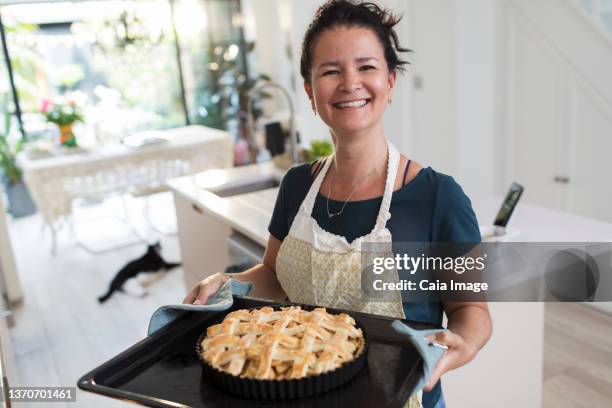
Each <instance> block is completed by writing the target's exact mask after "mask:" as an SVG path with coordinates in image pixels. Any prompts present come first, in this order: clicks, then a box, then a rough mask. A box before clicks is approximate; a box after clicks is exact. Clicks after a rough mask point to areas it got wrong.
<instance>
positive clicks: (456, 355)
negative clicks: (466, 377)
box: [423, 330, 477, 391]
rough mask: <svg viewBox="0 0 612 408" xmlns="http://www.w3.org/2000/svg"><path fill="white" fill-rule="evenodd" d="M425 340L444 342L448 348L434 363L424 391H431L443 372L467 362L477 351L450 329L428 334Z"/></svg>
mask: <svg viewBox="0 0 612 408" xmlns="http://www.w3.org/2000/svg"><path fill="white" fill-rule="evenodd" d="M427 340H429V341H430V342H435V343H439V344H444V345H446V346H448V350H445V351H444V354H442V357H440V359H439V360H438V362H437V363H436V366H435V367H434V369H433V371H432V373H431V377H429V382H428V383H427V385H426V386H425V388H423V390H424V391H431V390H432V389H433V387H434V386H435V385H436V383H437V382H438V380H439V379H440V377H442V375H443V374H444V373H446V372H447V371H450V370H453V369H455V368H457V367H461V366H462V365H465V364H467V363H469V362H470V361H471V360H472V359H473V358H474V356H475V355H476V352H477V350H476V349H475V348H474V347H472V346H470V345H469V344H468V343H466V342H465V340H463V337H461V336H460V335H458V334H456V333H453V332H451V331H450V330H445V331H443V332H440V333H436V334H434V335H431V336H428V337H427Z"/></svg>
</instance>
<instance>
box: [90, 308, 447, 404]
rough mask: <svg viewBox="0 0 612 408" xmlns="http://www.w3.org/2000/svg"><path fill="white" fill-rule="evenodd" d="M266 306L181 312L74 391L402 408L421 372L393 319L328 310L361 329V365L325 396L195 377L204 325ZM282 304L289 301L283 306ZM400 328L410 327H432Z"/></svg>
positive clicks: (141, 398)
mask: <svg viewBox="0 0 612 408" xmlns="http://www.w3.org/2000/svg"><path fill="white" fill-rule="evenodd" d="M279 303H280V304H283V303H282V302H266V301H261V300H255V299H250V298H243V297H235V298H234V304H233V306H232V307H231V308H230V309H228V310H224V311H220V312H209V313H198V312H195V313H188V314H186V315H184V316H181V317H180V318H179V319H176V320H175V321H173V322H172V323H170V324H168V325H167V326H165V327H163V328H162V329H160V330H159V331H157V332H155V333H154V334H153V335H151V336H149V337H147V338H145V339H143V340H141V341H140V342H138V343H136V344H135V345H134V346H132V347H130V348H129V349H127V350H126V351H124V352H122V353H121V354H119V355H117V356H116V357H114V358H112V359H111V360H109V361H107V362H106V363H104V364H102V365H101V366H99V367H97V368H95V369H94V370H92V371H90V372H89V373H87V374H85V375H84V376H83V377H81V379H80V380H79V381H78V386H79V388H81V389H82V390H85V391H91V392H94V393H97V394H101V395H105V396H108V397H112V398H117V399H122V400H128V401H132V402H135V403H139V404H142V405H146V406H151V407H205V408H229V407H232V408H233V407H259V408H272V407H274V408H285V407H299V408H302V407H303V408H306V407H329V408H331V407H334V408H335V407H338V406H384V407H402V406H403V405H404V403H405V401H406V400H407V399H408V398H409V397H410V395H411V393H412V390H413V388H414V386H415V385H416V383H417V381H418V380H419V375H420V372H422V364H423V362H422V359H421V357H420V355H419V353H418V352H417V350H416V349H415V348H414V346H412V344H411V343H410V342H409V341H408V340H407V339H406V338H405V337H402V336H400V335H399V334H397V333H396V332H395V330H393V328H392V327H391V325H390V324H391V322H392V321H393V320H394V319H391V318H385V317H380V316H374V315H370V314H365V313H357V312H346V311H343V310H338V309H332V308H328V310H329V311H331V312H336V313H339V312H345V313H349V314H350V315H351V316H353V318H354V319H355V320H356V321H357V322H358V323H359V324H360V325H361V326H362V327H363V328H364V332H365V333H366V336H367V341H368V347H369V349H368V356H367V362H366V365H365V367H364V368H363V370H362V371H361V372H360V373H359V374H358V375H357V376H356V377H355V378H354V379H353V380H352V381H350V382H349V383H348V384H346V385H344V386H342V387H341V388H338V389H335V390H332V391H330V392H328V393H325V394H322V395H317V396H314V397H310V398H303V399H297V400H289V401H267V400H253V399H246V398H240V397H237V396H234V395H232V394H229V393H227V392H225V391H223V390H221V389H219V388H217V387H216V386H215V385H213V384H212V383H211V382H210V381H208V380H207V379H206V378H205V377H204V376H203V370H202V365H201V363H200V361H199V359H198V357H197V356H196V353H195V344H196V342H197V340H198V338H199V336H200V335H201V334H202V332H203V331H204V330H206V328H207V327H208V326H211V325H213V324H216V323H219V322H220V321H221V320H223V318H224V317H225V315H226V314H228V313H229V312H231V311H233V310H237V309H249V308H255V307H262V306H271V305H277V304H279ZM286 304H288V305H289V304H290V303H286ZM405 322H406V323H407V324H408V325H410V326H411V327H413V328H416V329H431V328H437V327H436V326H432V325H429V324H426V323H420V322H413V321H409V320H405Z"/></svg>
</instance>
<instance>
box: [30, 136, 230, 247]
mask: <svg viewBox="0 0 612 408" xmlns="http://www.w3.org/2000/svg"><path fill="white" fill-rule="evenodd" d="M163 133H164V135H165V136H166V137H167V138H168V139H169V141H168V142H166V143H162V144H154V145H148V146H144V147H139V148H128V147H126V146H123V145H117V146H112V147H105V148H100V149H97V150H88V151H84V152H80V153H76V154H69V155H61V156H55V157H48V158H40V159H30V158H28V157H27V156H26V155H25V154H22V155H20V157H19V164H20V165H21V167H22V169H23V172H24V179H25V182H26V184H27V186H28V189H29V190H30V193H31V194H32V198H33V199H34V202H35V203H36V206H37V207H38V210H39V211H40V213H41V215H42V217H43V220H44V222H45V223H46V224H47V225H48V226H49V227H50V228H51V231H52V233H53V234H54V235H55V230H56V228H57V227H58V224H59V223H61V222H63V221H64V220H65V219H66V218H67V217H68V216H69V215H70V213H71V206H72V201H73V200H74V199H75V198H89V199H100V198H104V197H106V196H109V195H111V194H118V193H134V194H142V193H146V192H149V191H153V190H162V189H164V188H165V182H166V180H168V179H170V178H173V177H179V176H184V175H189V174H195V173H198V172H201V171H204V170H208V169H214V168H227V167H231V166H232V165H233V148H232V146H233V144H232V140H231V136H230V135H229V133H227V132H224V131H220V130H216V129H211V128H207V127H204V126H186V127H181V128H175V129H168V130H165V131H163Z"/></svg>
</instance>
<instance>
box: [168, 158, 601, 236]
mask: <svg viewBox="0 0 612 408" xmlns="http://www.w3.org/2000/svg"><path fill="white" fill-rule="evenodd" d="M282 174H283V172H282V171H281V170H279V169H277V168H276V167H275V166H274V165H273V164H272V162H265V163H261V164H256V165H250V166H243V167H235V168H231V169H226V170H210V171H207V172H204V173H200V174H198V175H196V176H186V177H181V178H177V179H173V180H171V181H169V182H168V185H169V186H170V188H171V189H172V190H174V191H175V192H177V193H178V194H181V195H182V196H184V197H186V198H187V199H188V200H190V201H191V202H192V203H193V204H196V205H198V206H200V207H201V208H202V209H203V210H204V211H206V212H208V213H210V214H212V215H213V216H214V217H216V218H218V219H220V220H222V221H224V222H226V223H227V224H228V225H230V226H232V228H235V229H236V230H238V231H240V232H242V233H243V234H245V235H247V236H248V237H250V238H251V239H253V240H254V241H255V242H257V243H259V244H260V245H262V246H265V245H266V242H267V240H268V235H269V233H268V223H269V222H270V217H271V216H272V212H273V210H274V203H275V201H276V195H277V193H278V188H269V189H266V190H261V191H256V192H253V193H247V194H242V195H237V196H232V197H225V198H221V197H219V196H217V195H215V194H213V193H212V192H210V191H207V190H206V188H207V187H209V188H210V189H212V190H214V189H215V188H218V187H219V186H222V185H223V186H226V185H231V184H232V183H235V182H237V181H242V182H244V181H245V180H247V179H249V178H253V179H257V178H258V177H259V178H261V177H262V176H266V175H269V176H274V177H277V178H280V177H282ZM471 200H472V206H473V208H474V211H475V212H476V216H477V218H478V221H479V223H480V224H481V225H486V224H491V223H492V222H493V220H494V218H495V215H496V213H497V211H498V210H499V208H500V206H501V203H502V200H503V199H502V197H495V196H485V195H483V196H473V197H471ZM509 227H511V228H512V229H518V230H519V234H518V235H516V236H515V237H513V238H512V241H517V242H600V241H604V242H612V224H610V223H607V222H603V221H598V220H594V219H590V218H587V217H582V216H578V215H573V214H568V213H563V212H560V211H555V210H551V209H547V208H543V207H537V206H534V205H529V204H526V203H524V202H521V203H519V204H518V205H517V207H516V209H515V211H514V213H513V215H512V218H511V221H510V224H509Z"/></svg>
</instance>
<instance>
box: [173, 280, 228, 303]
mask: <svg viewBox="0 0 612 408" xmlns="http://www.w3.org/2000/svg"><path fill="white" fill-rule="evenodd" d="M228 280H229V278H228V277H227V276H225V275H224V274H222V273H215V274H214V275H210V276H209V277H207V278H206V279H203V280H202V281H200V283H198V284H197V285H196V286H195V287H194V288H193V289H191V292H189V294H188V295H187V296H186V297H185V299H183V303H185V304H188V305H205V304H206V302H208V298H209V297H211V296H212V295H214V294H215V293H217V291H218V290H219V288H221V286H223V284H224V283H225V282H227V281H228Z"/></svg>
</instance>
